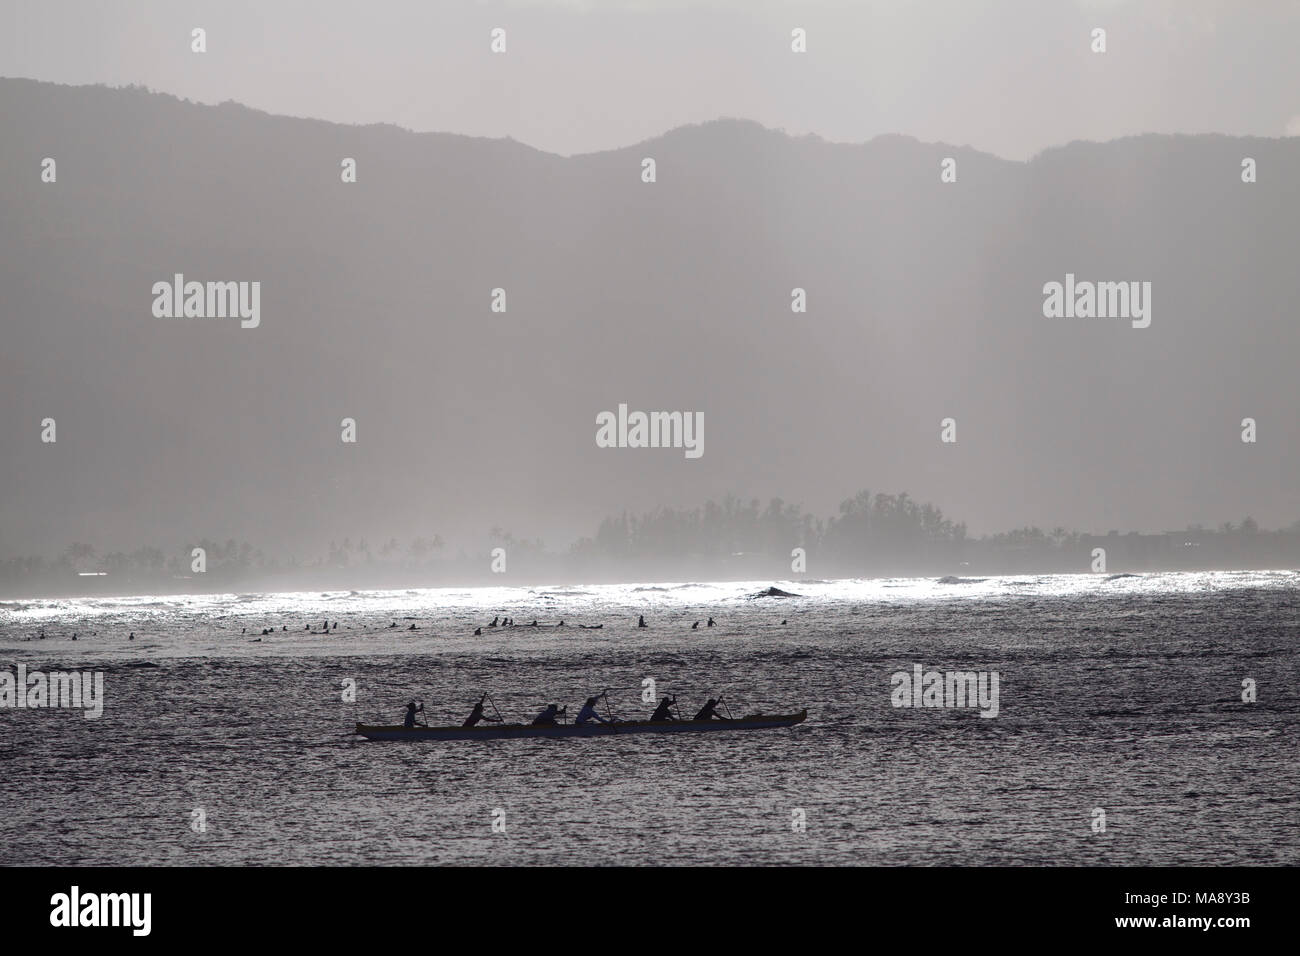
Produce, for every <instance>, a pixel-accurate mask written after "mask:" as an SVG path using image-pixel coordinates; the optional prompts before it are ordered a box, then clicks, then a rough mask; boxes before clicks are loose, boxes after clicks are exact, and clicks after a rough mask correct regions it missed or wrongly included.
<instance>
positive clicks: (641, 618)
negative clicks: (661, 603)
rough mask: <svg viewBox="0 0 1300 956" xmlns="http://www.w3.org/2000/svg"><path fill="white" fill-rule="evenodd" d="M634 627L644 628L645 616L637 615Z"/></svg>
mask: <svg viewBox="0 0 1300 956" xmlns="http://www.w3.org/2000/svg"><path fill="white" fill-rule="evenodd" d="M636 626H637V627H645V626H646V622H645V615H644V614H641V615H639V616H638V617H637V619H636Z"/></svg>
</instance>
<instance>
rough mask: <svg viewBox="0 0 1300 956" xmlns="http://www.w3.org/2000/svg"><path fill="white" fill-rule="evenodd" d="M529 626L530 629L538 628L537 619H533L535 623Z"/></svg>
mask: <svg viewBox="0 0 1300 956" xmlns="http://www.w3.org/2000/svg"><path fill="white" fill-rule="evenodd" d="M528 626H529V627H536V626H537V618H533V623H532V624H530V625H528Z"/></svg>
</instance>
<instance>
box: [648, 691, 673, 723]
mask: <svg viewBox="0 0 1300 956" xmlns="http://www.w3.org/2000/svg"><path fill="white" fill-rule="evenodd" d="M675 703H677V698H676V697H664V698H663V699H662V700H660V701H659V706H658V707H656V708H655V712H654V713H653V714H651V715H650V719H651V720H673V719H674V718H673V715H672V711H670V710H669V709H668V708H669V707H671V706H672V705H673V704H675Z"/></svg>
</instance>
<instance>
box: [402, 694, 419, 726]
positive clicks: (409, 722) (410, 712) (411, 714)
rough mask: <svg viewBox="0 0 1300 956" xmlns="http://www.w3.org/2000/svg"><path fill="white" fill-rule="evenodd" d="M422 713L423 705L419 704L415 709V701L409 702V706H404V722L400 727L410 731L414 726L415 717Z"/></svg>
mask: <svg viewBox="0 0 1300 956" xmlns="http://www.w3.org/2000/svg"><path fill="white" fill-rule="evenodd" d="M422 713H424V704H421V705H420V706H419V707H416V706H415V701H411V702H410V703H409V704H407V705H406V720H404V721H403V722H402V726H403V727H405V728H406V729H407V730H410V729H411V728H412V727H414V726H415V715H416V714H422Z"/></svg>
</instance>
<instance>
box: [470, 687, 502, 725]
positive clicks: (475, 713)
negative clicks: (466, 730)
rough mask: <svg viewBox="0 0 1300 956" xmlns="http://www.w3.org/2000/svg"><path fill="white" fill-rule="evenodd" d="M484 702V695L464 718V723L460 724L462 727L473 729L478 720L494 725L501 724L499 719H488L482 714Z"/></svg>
mask: <svg viewBox="0 0 1300 956" xmlns="http://www.w3.org/2000/svg"><path fill="white" fill-rule="evenodd" d="M485 700H487V694H484V695H483V696H482V697H480V698H479V699H478V703H477V704H475V705H474V709H473V710H471V711H470V712H469V716H468V717H466V718H465V723H463V724H461V726H462V727H473V726H474V725H475V724H477V723H478V722H479V721H480V720H486V721H489V722H491V723H494V724H499V723H501V718H500V717H489V716H488V715H487V714H485V713H483V701H485ZM494 706H495V705H494Z"/></svg>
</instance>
